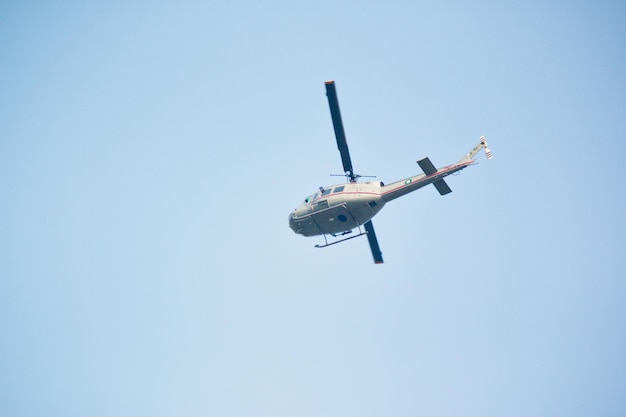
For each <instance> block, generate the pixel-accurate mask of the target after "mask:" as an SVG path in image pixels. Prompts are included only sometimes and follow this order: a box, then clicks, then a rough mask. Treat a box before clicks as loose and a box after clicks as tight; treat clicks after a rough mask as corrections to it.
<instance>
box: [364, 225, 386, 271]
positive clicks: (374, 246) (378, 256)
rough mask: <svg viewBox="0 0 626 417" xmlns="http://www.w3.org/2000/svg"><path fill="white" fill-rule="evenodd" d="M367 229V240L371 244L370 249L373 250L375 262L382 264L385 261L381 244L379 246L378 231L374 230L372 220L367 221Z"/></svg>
mask: <svg viewBox="0 0 626 417" xmlns="http://www.w3.org/2000/svg"><path fill="white" fill-rule="evenodd" d="M364 226H365V231H366V232H367V241H368V242H369V244H370V249H371V250H372V256H373V257H374V263H377V264H382V263H383V254H382V252H381V251H380V246H378V239H376V233H375V232H374V225H373V224H372V221H371V220H370V221H368V222H367V223H365V225H364Z"/></svg>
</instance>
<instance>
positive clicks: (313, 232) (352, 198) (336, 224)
mask: <svg viewBox="0 0 626 417" xmlns="http://www.w3.org/2000/svg"><path fill="white" fill-rule="evenodd" d="M381 189H382V183H380V182H375V181H371V182H364V183H356V182H354V183H344V184H337V185H332V186H330V187H326V188H322V187H320V191H318V192H316V193H314V194H311V195H310V196H308V197H307V198H305V199H304V202H303V203H302V204H301V205H300V206H299V207H297V208H296V209H295V210H294V211H293V212H292V213H291V214H290V215H289V227H291V229H292V230H293V231H294V232H296V233H298V234H301V235H303V236H317V235H323V234H327V235H336V234H341V233H344V232H347V231H349V230H352V229H354V228H356V227H359V226H360V225H362V224H364V223H365V222H367V221H368V220H369V219H371V218H372V217H374V215H376V213H378V212H379V211H380V209H382V208H383V206H384V205H385V202H384V201H383V199H382V197H381Z"/></svg>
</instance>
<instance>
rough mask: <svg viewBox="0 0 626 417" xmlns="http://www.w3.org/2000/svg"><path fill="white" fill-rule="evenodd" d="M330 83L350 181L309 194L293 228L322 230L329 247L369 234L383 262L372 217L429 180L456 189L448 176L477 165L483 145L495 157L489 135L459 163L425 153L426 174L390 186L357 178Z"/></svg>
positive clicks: (307, 232)
mask: <svg viewBox="0 0 626 417" xmlns="http://www.w3.org/2000/svg"><path fill="white" fill-rule="evenodd" d="M325 84H326V95H327V96H328V104H329V106H330V114H331V117H332V120H333V127H334V129H335V137H336V138H337V147H338V148H339V153H340V154H341V160H342V162H343V170H344V172H345V176H346V177H347V178H348V179H349V181H350V182H348V183H343V184H336V185H331V186H329V187H319V191H318V192H315V193H314V194H311V195H310V196H308V197H307V198H305V199H304V201H303V202H302V204H300V206H298V207H297V208H296V209H295V210H293V212H291V214H289V227H290V228H291V229H292V230H293V231H294V232H295V233H297V234H300V235H303V236H318V235H323V236H324V241H325V244H323V245H315V247H316V248H325V247H327V246H330V245H334V244H336V243H341V242H345V241H346V240H349V239H354V238H355V237H359V236H363V235H367V239H368V242H369V245H370V249H371V250H372V256H373V257H374V262H375V263H377V264H382V263H383V256H382V253H381V251H380V247H379V245H378V240H377V239H376V233H375V232H374V226H373V225H372V220H371V219H372V217H374V216H375V215H376V214H377V213H378V212H379V211H380V210H381V209H382V208H383V206H384V205H385V204H386V203H388V202H389V201H391V200H394V199H396V198H398V197H401V196H403V195H405V194H408V193H410V192H412V191H415V190H417V189H419V188H422V187H425V186H427V185H429V184H432V185H434V186H435V188H436V189H437V191H439V194H441V195H445V194H448V193H451V192H452V190H451V189H450V187H448V184H447V183H446V182H445V181H444V178H445V177H447V176H448V175H450V174H454V173H455V172H458V171H461V170H462V169H464V168H467V167H468V166H470V165H473V164H475V163H476V162H477V161H476V160H475V159H474V157H475V156H476V154H477V153H478V152H479V151H480V150H481V149H484V150H485V154H486V156H487V159H491V158H492V154H491V151H490V150H489V148H488V147H487V141H486V140H485V137H484V136H481V138H480V143H479V144H478V145H476V146H475V147H474V149H472V150H471V151H470V152H469V153H467V154H466V155H465V156H464V157H463V158H461V159H460V160H459V161H458V162H457V163H455V164H452V165H448V166H446V167H443V168H439V169H437V168H435V166H434V165H433V163H432V162H430V159H428V158H424V159H422V160H419V161H417V164H418V165H419V166H420V168H421V169H422V171H424V173H423V174H418V175H414V176H412V177H408V178H404V179H401V180H400V181H396V182H394V183H391V184H388V185H385V184H384V183H383V182H382V181H369V182H364V183H357V179H358V178H360V177H361V176H360V175H357V174H355V173H354V170H353V168H352V161H351V160H350V152H349V151H348V142H347V141H346V135H345V132H344V130H343V122H342V120H341V113H340V111H339V101H338V100H337V90H336V89H335V82H334V81H326V83H325ZM361 226H363V227H364V228H365V231H362V230H361ZM357 228H358V231H359V232H358V234H356V235H353V236H349V237H346V238H341V239H340V240H337V241H334V242H331V243H328V239H327V237H326V236H327V235H331V236H333V237H342V236H345V235H347V234H350V233H352V232H353V230H354V229H357Z"/></svg>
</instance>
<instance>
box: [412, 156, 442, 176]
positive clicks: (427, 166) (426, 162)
mask: <svg viewBox="0 0 626 417" xmlns="http://www.w3.org/2000/svg"><path fill="white" fill-rule="evenodd" d="M417 164H418V165H419V166H420V168H422V171H424V174H426V175H432V174H434V173H435V172H437V168H435V166H434V165H433V163H432V162H430V159H428V158H424V159H422V160H421V161H417Z"/></svg>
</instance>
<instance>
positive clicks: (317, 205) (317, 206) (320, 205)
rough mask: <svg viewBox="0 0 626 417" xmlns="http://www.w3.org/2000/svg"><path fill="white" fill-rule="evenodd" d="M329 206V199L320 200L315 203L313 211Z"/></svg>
mask: <svg viewBox="0 0 626 417" xmlns="http://www.w3.org/2000/svg"><path fill="white" fill-rule="evenodd" d="M327 208H328V200H320V201H318V202H316V203H315V204H313V211H314V212H315V211H320V210H324V209H327Z"/></svg>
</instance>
